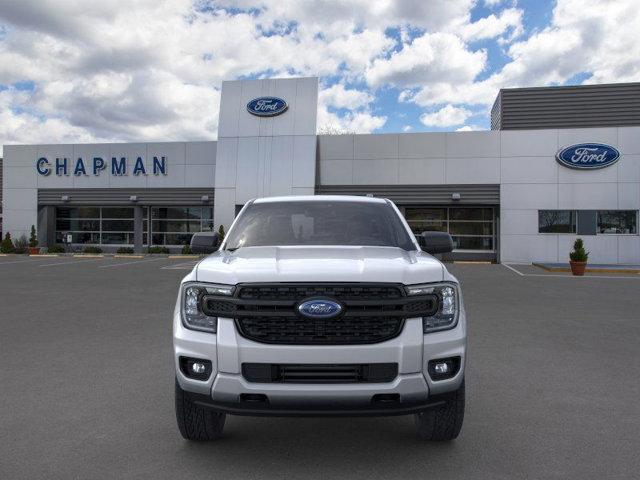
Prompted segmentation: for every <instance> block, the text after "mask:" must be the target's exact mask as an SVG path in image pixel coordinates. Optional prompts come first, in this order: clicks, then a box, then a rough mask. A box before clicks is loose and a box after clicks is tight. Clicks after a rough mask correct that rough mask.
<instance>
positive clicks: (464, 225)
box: [402, 205, 496, 260]
mask: <svg viewBox="0 0 640 480" xmlns="http://www.w3.org/2000/svg"><path fill="white" fill-rule="evenodd" d="M402 210H403V211H404V215H405V217H406V219H407V223H409V226H410V227H411V230H412V231H413V233H414V234H420V233H422V232H424V231H429V230H437V231H441V232H448V233H449V234H450V235H451V237H452V238H453V248H454V250H453V253H452V254H451V255H449V256H446V257H445V258H447V259H461V260H462V259H464V260H495V259H496V228H495V224H496V219H495V208H494V207H485V206H473V205H469V206H456V207H449V206H443V207H438V206H411V207H409V206H408V207H404V208H403V209H402Z"/></svg>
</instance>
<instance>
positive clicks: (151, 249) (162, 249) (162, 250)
mask: <svg viewBox="0 0 640 480" xmlns="http://www.w3.org/2000/svg"><path fill="white" fill-rule="evenodd" d="M149 253H169V249H168V248H167V247H163V246H160V245H155V246H153V247H149Z"/></svg>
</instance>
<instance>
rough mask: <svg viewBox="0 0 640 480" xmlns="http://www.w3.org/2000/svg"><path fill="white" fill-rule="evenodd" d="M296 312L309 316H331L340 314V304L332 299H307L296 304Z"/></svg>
mask: <svg viewBox="0 0 640 480" xmlns="http://www.w3.org/2000/svg"><path fill="white" fill-rule="evenodd" d="M298 312H300V314H301V315H303V316H305V317H309V318H332V317H335V316H337V315H340V313H341V312H342V305H340V304H339V303H337V302H334V301H332V300H307V301H306V302H302V303H301V304H300V305H298Z"/></svg>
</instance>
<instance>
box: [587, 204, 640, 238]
mask: <svg viewBox="0 0 640 480" xmlns="http://www.w3.org/2000/svg"><path fill="white" fill-rule="evenodd" d="M597 232H598V233H603V234H607V233H609V234H610V233H617V234H627V235H635V234H637V233H638V212H637V211H636V210H598V230H597Z"/></svg>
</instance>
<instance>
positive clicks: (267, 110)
mask: <svg viewBox="0 0 640 480" xmlns="http://www.w3.org/2000/svg"><path fill="white" fill-rule="evenodd" d="M287 108H289V105H287V102H285V101H284V100H283V99H281V98H278V97H259V98H254V99H253V100H251V101H250V102H249V103H247V111H248V112H249V113H250V114H251V115H257V116H258V117H275V116H276V115H280V114H281V113H284V112H285V111H286V110H287Z"/></svg>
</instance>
